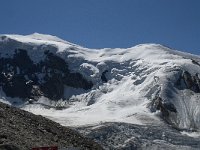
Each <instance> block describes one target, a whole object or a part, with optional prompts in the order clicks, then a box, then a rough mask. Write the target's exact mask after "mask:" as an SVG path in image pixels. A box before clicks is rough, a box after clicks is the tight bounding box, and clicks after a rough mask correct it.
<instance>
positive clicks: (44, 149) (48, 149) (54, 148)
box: [32, 146, 58, 150]
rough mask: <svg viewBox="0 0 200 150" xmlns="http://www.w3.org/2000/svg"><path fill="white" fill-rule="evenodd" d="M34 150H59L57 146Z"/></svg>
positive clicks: (33, 149)
mask: <svg viewBox="0 0 200 150" xmlns="http://www.w3.org/2000/svg"><path fill="white" fill-rule="evenodd" d="M32 150H58V147H57V146H50V147H35V148H32Z"/></svg>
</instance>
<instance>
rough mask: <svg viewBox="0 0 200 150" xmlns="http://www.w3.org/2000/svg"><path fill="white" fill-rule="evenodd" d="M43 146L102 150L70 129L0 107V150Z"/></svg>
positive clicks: (14, 109) (17, 110)
mask: <svg viewBox="0 0 200 150" xmlns="http://www.w3.org/2000/svg"><path fill="white" fill-rule="evenodd" d="M42 146H58V147H60V148H63V147H77V148H79V149H81V150H82V149H88V150H94V149H95V150H100V149H102V148H101V146H99V145H98V144H97V143H95V142H93V141H92V140H90V139H88V138H85V137H83V136H82V135H80V134H79V133H78V132H76V131H74V130H72V129H69V128H67V127H62V126H61V125H59V124H58V123H55V122H53V121H50V120H49V119H46V118H44V117H42V116H37V115H33V114H31V113H29V112H26V111H23V110H20V109H17V108H14V107H11V106H8V105H6V104H3V103H0V150H18V149H20V150H29V149H31V148H33V147H42Z"/></svg>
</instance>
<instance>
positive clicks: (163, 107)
mask: <svg viewBox="0 0 200 150" xmlns="http://www.w3.org/2000/svg"><path fill="white" fill-rule="evenodd" d="M150 105H151V106H150V107H151V110H152V111H153V112H155V110H160V111H161V113H162V115H163V117H164V119H166V118H167V117H168V116H169V113H170V112H174V113H177V110H176V107H175V106H174V104H172V103H170V102H167V103H165V102H163V100H162V98H161V97H157V98H155V99H154V100H152V102H151V104H150Z"/></svg>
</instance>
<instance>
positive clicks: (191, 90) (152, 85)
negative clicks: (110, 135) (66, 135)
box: [0, 34, 200, 130]
mask: <svg viewBox="0 0 200 150" xmlns="http://www.w3.org/2000/svg"><path fill="white" fill-rule="evenodd" d="M16 50H17V51H16ZM21 51H22V52H23V51H25V53H26V56H28V57H29V59H30V61H29V62H31V65H32V66H35V65H36V66H39V67H36V69H35V70H36V71H35V70H34V69H33V68H34V67H32V69H31V71H32V72H31V74H28V75H27V73H25V72H26V67H25V66H24V65H21V66H20V65H16V63H15V62H16V60H15V58H16V56H19V55H20V57H21ZM0 53H1V59H2V58H3V59H4V60H2V61H5V59H6V58H9V59H11V60H9V61H10V66H7V65H4V66H1V68H3V69H2V70H1V72H2V74H3V75H4V76H6V77H7V78H6V79H5V80H6V82H2V83H1V84H2V92H1V99H2V101H4V102H5V101H6V102H7V103H10V104H14V105H16V106H18V107H21V108H22V109H25V110H28V111H30V112H33V113H35V114H41V115H44V116H46V117H48V118H50V119H52V120H55V121H57V122H59V123H61V124H62V125H65V126H80V125H89V124H98V123H101V122H126V123H132V124H139V125H145V124H156V125H163V124H165V123H164V122H163V121H162V119H164V120H165V122H167V123H169V124H171V125H172V126H174V127H175V128H180V129H186V130H199V128H200V117H199V116H200V101H199V96H200V76H199V74H200V57H199V56H195V55H192V54H188V53H183V52H179V51H176V50H172V49H170V48H168V47H164V46H162V45H159V44H141V45H137V46H135V47H131V48H127V49H120V48H116V49H109V48H107V49H100V50H97V49H88V48H84V47H81V46H78V45H75V44H72V43H69V42H66V41H63V40H61V39H59V38H57V37H54V36H50V35H41V34H33V35H28V36H21V35H2V36H1V38H0ZM20 57H19V58H20ZM29 59H28V60H29ZM55 62H56V63H55ZM57 62H60V63H57ZM5 64H6V63H5ZM19 64H20V63H19ZM23 64H24V63H23ZM59 66H61V67H59ZM66 66H67V67H66ZM5 68H6V69H5ZM24 68H25V69H24ZM64 68H65V69H64ZM17 70H18V71H17ZM29 72H30V71H29ZM17 73H19V75H20V76H22V77H23V79H22V80H23V81H24V83H25V85H24V89H27V86H26V85H27V84H26V83H29V81H30V82H32V81H33V78H32V77H31V76H34V77H36V78H37V81H35V82H34V81H33V82H34V84H31V85H30V90H29V91H28V92H27V93H28V94H27V95H25V96H24V95H23V96H21V95H17V94H18V92H17V94H13V93H11V94H10V93H9V90H7V91H6V90H5V89H6V88H5V87H4V86H5V85H7V84H8V85H10V84H11V85H12V84H14V85H16V88H17V87H18V86H17V84H15V82H14V81H15V80H14V79H15V78H16V77H17ZM27 76H28V77H27ZM14 77H15V78H14ZM11 79H13V80H11ZM17 80H18V78H17ZM10 81H12V82H10ZM53 83H56V84H53ZM11 87H13V86H11ZM14 87H15V86H14ZM10 91H13V90H12V88H11V90H10ZM32 91H34V92H32ZM19 92H20V91H19ZM52 93H53V94H52ZM12 94H13V95H14V96H13V95H12ZM16 95H17V96H16ZM10 97H12V98H10ZM16 97H20V100H21V101H20V100H19V99H16ZM19 101H20V102H19ZM63 108H64V109H63ZM65 108H67V109H65ZM58 109H61V110H58Z"/></svg>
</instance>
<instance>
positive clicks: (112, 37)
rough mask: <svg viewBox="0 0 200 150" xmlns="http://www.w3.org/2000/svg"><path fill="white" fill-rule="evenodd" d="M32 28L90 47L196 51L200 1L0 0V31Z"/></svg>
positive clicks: (29, 30)
mask: <svg viewBox="0 0 200 150" xmlns="http://www.w3.org/2000/svg"><path fill="white" fill-rule="evenodd" d="M34 32H39V33H45V34H52V35H56V36H58V37H61V38H63V39H65V40H67V41H70V42H73V43H76V44H79V45H82V46H85V47H89V48H104V47H112V48H113V47H131V46H134V45H136V44H141V43H159V44H164V45H167V46H169V47H172V48H174V49H178V50H182V51H187V52H190V53H194V54H198V55H200V0H1V3H0V34H5V33H15V34H31V33H34Z"/></svg>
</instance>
